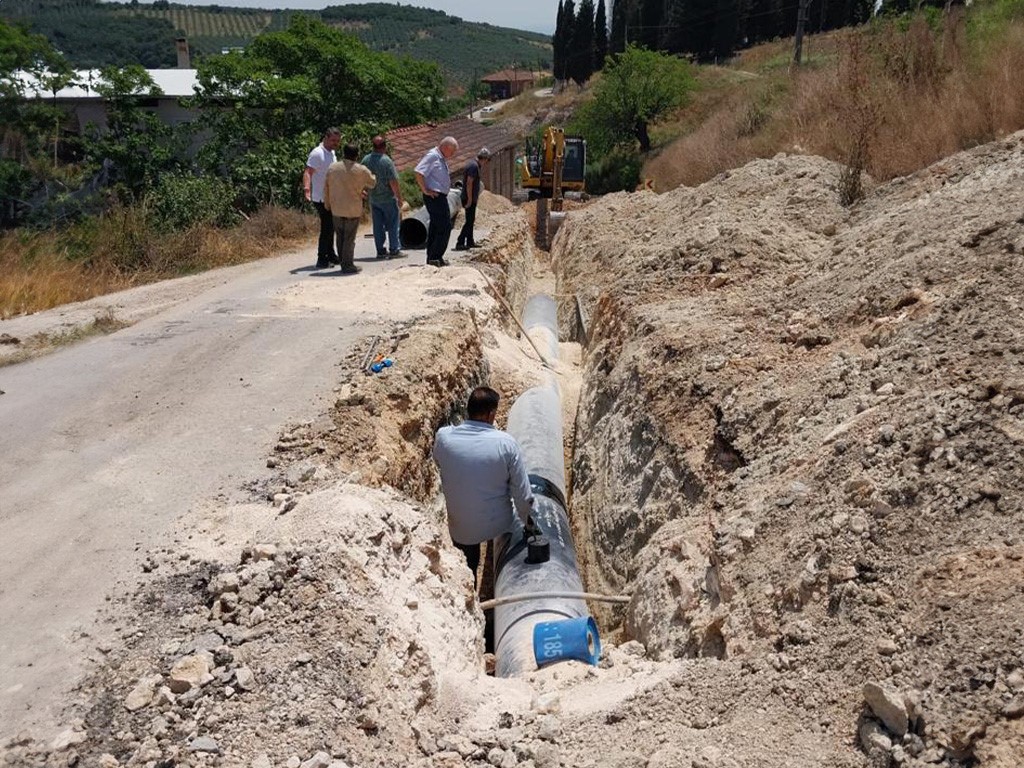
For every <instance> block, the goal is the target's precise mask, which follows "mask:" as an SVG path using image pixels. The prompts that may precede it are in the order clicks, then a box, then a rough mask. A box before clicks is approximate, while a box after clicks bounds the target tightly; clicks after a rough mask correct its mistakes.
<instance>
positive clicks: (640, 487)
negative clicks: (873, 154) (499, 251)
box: [552, 134, 1024, 766]
mask: <svg viewBox="0 0 1024 768" xmlns="http://www.w3.org/2000/svg"><path fill="white" fill-rule="evenodd" d="M840 171H841V168H840V167H839V166H837V165H835V164H833V163H830V162H828V161H825V160H822V159H819V158H813V157H795V156H788V157H787V156H778V157H776V158H773V159H771V160H761V161H757V162H753V163H751V164H749V165H747V166H745V167H743V168H741V169H739V170H736V171H734V172H731V173H727V174H723V175H722V176H720V177H718V178H716V179H714V180H713V181H711V182H708V183H707V184H704V185H702V186H700V187H697V188H680V189H677V190H674V191H672V192H670V193H667V194H664V195H661V196H657V195H654V194H650V193H641V194H636V195H625V194H621V195H614V196H609V197H607V198H605V199H603V200H601V201H599V202H596V203H594V204H593V205H591V206H590V207H589V208H588V209H587V210H585V211H581V212H577V213H575V214H573V215H571V216H570V217H569V219H568V220H567V222H566V224H565V225H564V227H563V229H562V232H561V233H560V234H559V237H558V239H557V240H556V242H555V245H554V248H553V251H552V256H553V259H554V261H555V269H556V272H557V274H558V276H559V278H560V280H559V288H558V292H559V294H560V295H562V296H563V297H566V298H567V299H573V298H574V297H575V296H578V297H579V299H580V305H581V306H582V308H583V311H582V312H578V311H577V309H576V303H575V301H572V300H566V301H564V306H563V309H562V314H563V317H564V319H565V320H566V322H567V324H568V325H576V326H579V325H580V324H581V321H580V320H579V318H580V316H582V317H583V318H584V320H583V322H582V325H584V328H578V327H577V328H576V329H575V331H576V332H577V333H580V332H584V331H585V333H586V334H587V336H588V337H589V345H588V347H587V349H586V351H585V353H584V359H583V364H584V366H585V372H584V376H585V379H584V383H583V396H582V401H581V404H580V410H579V414H578V418H577V434H576V446H577V448H576V453H575V461H574V465H573V477H574V484H573V498H572V506H573V513H574V516H575V520H576V525H577V527H578V530H579V534H578V535H579V540H580V541H581V542H583V544H582V545H581V546H582V547H583V548H585V550H586V551H585V560H586V563H587V581H588V584H589V587H590V588H591V589H593V590H604V591H608V592H616V593H617V592H626V593H632V595H633V599H632V601H631V603H630V605H629V606H628V607H627V608H626V609H625V610H623V611H621V612H620V613H612V612H610V611H608V610H601V611H600V615H601V618H602V619H603V622H604V623H605V624H606V625H608V624H615V623H617V622H621V623H622V632H623V635H624V638H633V639H635V640H637V641H639V642H640V643H642V644H643V645H644V646H645V647H646V649H647V652H648V654H649V655H651V656H653V657H654V658H657V659H672V658H685V659H698V660H706V661H704V662H703V663H704V664H705V665H706V667H707V669H708V670H718V669H721V668H722V665H723V664H724V665H726V666H727V667H729V668H732V669H734V670H737V674H738V673H739V671H741V670H749V672H750V674H749V677H748V681H749V682H748V684H747V685H746V686H745V687H741V688H739V689H733V693H732V694H728V695H727V694H725V693H723V692H719V691H714V692H711V694H710V699H709V700H708V701H706V702H705V704H706V706H708V707H710V708H712V710H713V711H717V712H719V714H720V719H719V722H720V723H721V724H722V725H723V726H724V728H723V730H722V733H723V735H724V734H729V735H730V737H734V736H735V734H737V733H746V732H747V731H748V729H749V727H751V726H750V724H749V722H747V721H746V720H745V718H744V717H743V713H744V710H745V708H750V707H760V710H759V711H763V712H764V717H763V718H761V720H760V726H761V727H764V728H767V730H768V732H771V733H776V734H777V728H776V726H775V725H774V717H775V715H774V714H773V713H774V712H775V711H776V710H777V706H778V704H779V703H782V704H784V705H785V706H786V707H787V708H788V711H789V712H790V713H794V712H796V713H799V714H801V716H802V717H803V719H804V725H805V728H806V729H807V730H808V731H811V732H814V733H815V734H816V739H817V740H818V742H819V744H820V746H821V747H822V749H823V750H824V751H825V752H826V753H827V752H832V753H834V756H833V757H831V758H828V759H824V758H821V759H819V760H817V761H813V760H803V759H798V758H796V757H793V758H791V759H790V760H789V762H785V761H783V762H777V761H775V760H772V759H769V758H765V759H764V760H762V761H760V762H758V761H752V762H751V761H747V762H745V763H742V762H741V764H747V765H783V764H791V765H811V764H818V765H836V764H854V765H860V764H864V765H868V764H870V765H872V766H885V765H914V766H923V765H947V766H954V765H955V766H967V765H976V764H983V765H992V766H997V765H998V766H1013V765H1020V763H1021V759H1022V758H1021V756H1022V755H1024V721H1022V720H1021V717H1022V715H1024V643H1022V642H1021V638H1022V637H1024V536H1022V531H1024V505H1022V499H1024V476H1022V473H1021V466H1022V464H1021V457H1022V456H1024V367H1022V362H1024V313H1022V302H1024V298H1022V297H1024V263H1022V260H1024V134H1016V135H1015V136H1013V137H1010V138H1008V139H1006V140H1005V141H1000V142H996V143H993V144H990V145H987V146H983V147H979V148H977V149H975V150H972V151H970V152H966V153H963V154H960V155H957V156H954V157H951V158H949V159H947V160H946V161H944V162H942V163H939V164H937V165H935V166H933V167H931V168H929V169H927V170H925V171H922V172H920V173H918V174H915V175H914V176H912V177H908V178H905V179H897V180H895V181H893V182H891V183H889V184H886V185H882V186H879V187H877V188H875V189H873V190H872V191H871V192H870V193H869V195H868V197H867V199H866V200H864V201H863V202H861V203H860V204H858V205H857V206H855V207H854V208H853V209H850V210H847V209H844V208H842V207H841V206H840V205H839V203H838V198H839V195H838V191H837V190H838V185H839V178H840ZM599 610H600V609H599ZM766 676H767V677H774V678H776V679H777V681H778V682H777V683H774V684H773V685H772V687H771V689H770V691H771V693H770V695H768V696H766V697H765V698H764V699H763V700H761V696H762V695H763V694H764V693H765V691H764V687H763V682H764V679H765V677H766ZM619 737H621V738H623V739H624V740H625V741H627V742H628V741H629V740H630V739H634V740H635V739H636V738H637V737H636V736H635V735H634V734H633V733H632V732H631V729H629V728H626V729H622V730H621V731H620V730H616V731H615V732H614V735H613V736H611V737H610V740H612V741H614V740H615V739H616V738H619ZM669 741H670V742H671V741H672V738H671V737H670V738H669ZM650 764H653V761H652V762H651V763H648V765H650Z"/></svg>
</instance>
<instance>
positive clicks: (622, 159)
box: [587, 148, 643, 195]
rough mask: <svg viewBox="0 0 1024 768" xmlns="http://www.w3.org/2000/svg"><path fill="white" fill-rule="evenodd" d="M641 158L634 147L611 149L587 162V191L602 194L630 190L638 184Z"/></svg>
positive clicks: (641, 163)
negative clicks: (597, 158) (602, 155)
mask: <svg viewBox="0 0 1024 768" xmlns="http://www.w3.org/2000/svg"><path fill="white" fill-rule="evenodd" d="M642 165H643V159H642V157H641V155H640V153H639V152H637V151H636V150H634V149H625V148H617V149H613V150H612V151H611V152H609V153H608V154H607V155H605V156H604V157H602V158H601V159H600V160H597V161H592V162H588V163H587V192H589V193H591V194H594V195H604V194H608V193H609V192H621V191H623V190H625V191H632V190H634V189H636V188H637V186H639V184H640V169H641V166H642Z"/></svg>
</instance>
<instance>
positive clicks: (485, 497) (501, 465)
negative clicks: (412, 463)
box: [434, 387, 533, 574]
mask: <svg viewBox="0 0 1024 768" xmlns="http://www.w3.org/2000/svg"><path fill="white" fill-rule="evenodd" d="M499 399H500V396H499V395H498V393H497V392H495V391H494V390H493V389H491V388H490V387H477V388H476V389H474V390H473V392H472V393H471V394H470V395H469V402H468V403H467V404H466V415H467V416H468V419H467V420H466V421H464V422H463V423H462V424H459V425H458V426H455V427H441V429H439V430H438V431H437V436H436V437H435V439H434V461H435V462H437V466H438V469H440V470H441V489H442V490H443V491H444V500H445V505H446V506H447V507H448V531H449V532H450V533H451V536H452V541H453V542H454V543H455V546H456V547H458V548H459V549H461V550H462V552H463V553H464V554H465V555H466V563H467V564H468V565H469V568H470V570H472V571H473V573H474V574H475V573H476V569H477V566H478V565H479V563H480V544H481V543H482V542H484V541H487V540H488V539H493V538H495V537H497V536H500V535H501V534H503V533H507V532H508V531H510V530H511V529H512V523H513V520H514V515H516V514H517V513H518V515H519V517H520V519H521V520H522V521H523V524H524V525H526V523H527V521H528V520H529V516H530V511H531V510H532V509H533V492H532V491H531V490H530V480H529V478H528V477H527V474H526V465H525V464H524V462H523V454H522V450H521V449H520V448H519V443H517V442H516V440H515V438H514V437H512V435H510V434H508V433H507V432H502V431H501V430H499V429H495V427H494V418H495V416H497V414H498V401H499ZM513 502H514V505H515V506H514V508H513Z"/></svg>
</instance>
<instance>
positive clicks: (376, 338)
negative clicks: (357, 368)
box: [362, 334, 380, 372]
mask: <svg viewBox="0 0 1024 768" xmlns="http://www.w3.org/2000/svg"><path fill="white" fill-rule="evenodd" d="M378 341H380V335H379V334H378V335H377V336H374V337H373V341H371V342H370V349H369V350H368V351H367V353H366V357H364V358H363V366H362V370H363V371H364V372H365V371H366V370H367V366H368V365H369V364H370V358H371V357H372V356H373V350H375V349H376V348H377V342H378Z"/></svg>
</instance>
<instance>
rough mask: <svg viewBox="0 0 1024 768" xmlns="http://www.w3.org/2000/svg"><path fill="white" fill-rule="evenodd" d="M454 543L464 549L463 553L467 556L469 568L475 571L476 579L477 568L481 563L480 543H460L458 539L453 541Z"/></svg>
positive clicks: (474, 576)
mask: <svg viewBox="0 0 1024 768" xmlns="http://www.w3.org/2000/svg"><path fill="white" fill-rule="evenodd" d="M452 544H454V545H455V546H456V547H458V548H459V549H460V550H462V554H464V555H465V556H466V565H468V566H469V570H471V571H472V572H473V578H474V579H476V569H477V568H478V567H479V565H480V545H479V544H459V542H457V541H453V542H452Z"/></svg>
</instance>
